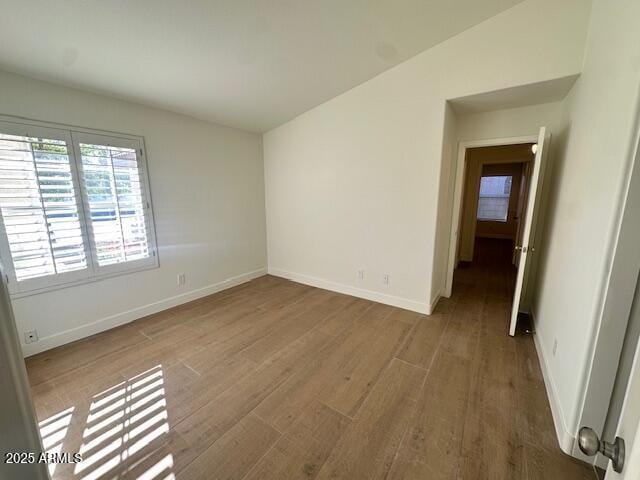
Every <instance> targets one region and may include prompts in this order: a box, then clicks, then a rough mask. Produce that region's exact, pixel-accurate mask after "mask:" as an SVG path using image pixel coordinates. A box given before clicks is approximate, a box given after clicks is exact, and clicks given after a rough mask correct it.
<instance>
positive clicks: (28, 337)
mask: <svg viewBox="0 0 640 480" xmlns="http://www.w3.org/2000/svg"><path fill="white" fill-rule="evenodd" d="M37 341H38V332H37V331H36V330H31V331H29V332H24V343H34V342H37Z"/></svg>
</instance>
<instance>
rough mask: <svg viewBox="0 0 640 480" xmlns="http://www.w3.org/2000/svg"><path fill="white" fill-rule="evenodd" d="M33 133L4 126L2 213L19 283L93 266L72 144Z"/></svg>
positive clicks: (0, 134)
mask: <svg viewBox="0 0 640 480" xmlns="http://www.w3.org/2000/svg"><path fill="white" fill-rule="evenodd" d="M3 127H4V128H3ZM12 130H13V131H12ZM32 130H36V131H32V132H29V134H28V135H16V134H13V133H15V129H14V128H10V127H7V126H6V125H3V124H2V123H0V211H1V213H2V218H3V227H4V230H5V234H6V238H7V243H8V247H9V252H10V256H11V260H12V263H13V275H14V277H15V280H16V281H26V280H31V279H36V278H39V277H47V276H50V275H60V274H65V273H69V272H74V271H80V270H86V269H87V266H88V265H87V258H86V254H85V240H84V235H83V230H82V227H81V219H80V208H79V199H78V196H77V189H76V186H75V184H74V176H73V159H72V156H71V154H70V152H69V148H70V142H69V141H67V139H65V138H64V137H65V136H66V135H65V133H64V132H62V133H59V132H57V131H55V130H53V129H32ZM37 130H40V132H37ZM5 132H10V133H5ZM47 133H49V134H50V135H47Z"/></svg>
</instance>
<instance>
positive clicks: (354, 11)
mask: <svg viewBox="0 0 640 480" xmlns="http://www.w3.org/2000/svg"><path fill="white" fill-rule="evenodd" d="M519 1H521V0H188V1H178V0H55V1H52V0H0V7H1V11H2V12H3V14H2V17H3V18H2V22H1V23H2V26H1V28H0V69H2V70H7V71H10V72H15V73H20V74H23V75H27V76H31V77H35V78H40V79H43V80H47V81H51V82H55V83H59V84H63V85H69V86H73V87H78V88H82V89H86V90H91V91H94V92H98V93H104V94H107V95H112V96H115V97H118V98H122V99H125V100H130V101H135V102H139V103H143V104H147V105H152V106H156V107H160V108H164V109H167V110H172V111H176V112H180V113H184V114H188V115H191V116H194V117H197V118H201V119H204V120H209V121H213V122H217V123H221V124H224V125H230V126H234V127H239V128H243V129H246V130H252V131H258V132H259V131H266V130H269V129H271V128H273V127H275V126H277V125H280V124H282V123H284V122H286V121H287V120H290V119H291V118H293V117H295V116H297V115H299V114H301V113H303V112H304V111H306V110H309V109H310V108H313V107H314V106H316V105H318V104H320V103H322V102H324V101H326V100H328V99H330V98H332V97H335V96H336V95H338V94H340V93H342V92H344V91H346V90H348V89H350V88H352V87H354V86H356V85H358V84H360V83H362V82H364V81H366V80H368V79H370V78H372V77H374V76H375V75H377V74H379V73H381V72H382V71H384V70H386V69H388V68H391V67H393V66H394V65H396V64H398V63H400V62H402V61H404V60H406V59H408V58H410V57H412V56H414V55H416V54H417V53H420V52H421V51H424V50H426V49H428V48H430V47H432V46H434V45H436V44H437V43H440V42H442V41H444V40H446V39H447V38H450V37H452V36H454V35H456V34H458V33H460V32H461V31H463V30H466V29H467V28H470V27H471V26H473V25H476V24H478V23H480V22H482V21H483V20H485V19H487V18H489V17H492V16H494V15H496V14H498V13H499V12H501V11H503V10H505V9H507V8H509V7H511V6H513V5H515V4H517V3H519ZM0 113H1V112H0Z"/></svg>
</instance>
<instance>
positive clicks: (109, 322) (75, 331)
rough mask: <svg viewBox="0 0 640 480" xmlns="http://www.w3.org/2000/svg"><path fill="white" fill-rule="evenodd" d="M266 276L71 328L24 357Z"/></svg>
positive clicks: (244, 277)
mask: <svg viewBox="0 0 640 480" xmlns="http://www.w3.org/2000/svg"><path fill="white" fill-rule="evenodd" d="M266 273H267V271H266V269H265V268H260V269H258V270H254V271H252V272H247V273H243V274H240V275H236V276H234V277H230V278H227V279H225V280H223V281H221V282H218V283H214V284H212V285H207V286H206V287H202V288H198V289H195V290H191V291H189V292H185V293H181V294H180V295H176V296H174V297H170V298H165V299H163V300H160V301H158V302H154V303H149V304H147V305H143V306H141V307H137V308H133V309H131V310H127V311H125V312H121V313H117V314H115V315H111V316H108V317H105V318H101V319H100V320H96V321H94V322H91V323H87V324H85V325H81V326H79V327H75V328H71V329H69V330H65V331H63V332H59V333H56V334H54V335H50V336H48V337H43V338H40V339H39V340H38V341H37V342H35V343H29V344H22V353H23V355H24V356H25V357H29V356H31V355H35V354H36V353H40V352H44V351H45V350H50V349H52V348H55V347H59V346H60V345H65V344H67V343H70V342H73V341H76V340H80V339H82V338H86V337H88V336H91V335H95V334H96V333H100V332H104V331H105V330H109V329H111V328H114V327H118V326H120V325H124V324H125V323H129V322H132V321H134V320H137V319H138V318H142V317H146V316H147V315H152V314H154V313H158V312H161V311H162V310H166V309H168V308H171V307H175V306H178V305H181V304H183V303H187V302H191V301H192V300H197V299H198V298H202V297H206V296H207V295H212V294H214V293H217V292H220V291H222V290H226V289H227V288H231V287H234V286H236V285H240V284H241V283H245V282H248V281H249V280H253V279H254V278H258V277H261V276H262V275H265V274H266Z"/></svg>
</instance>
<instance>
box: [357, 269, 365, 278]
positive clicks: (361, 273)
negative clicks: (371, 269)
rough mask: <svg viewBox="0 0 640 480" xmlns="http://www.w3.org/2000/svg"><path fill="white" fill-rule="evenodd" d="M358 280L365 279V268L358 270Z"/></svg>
mask: <svg viewBox="0 0 640 480" xmlns="http://www.w3.org/2000/svg"><path fill="white" fill-rule="evenodd" d="M358 280H364V270H358Z"/></svg>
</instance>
